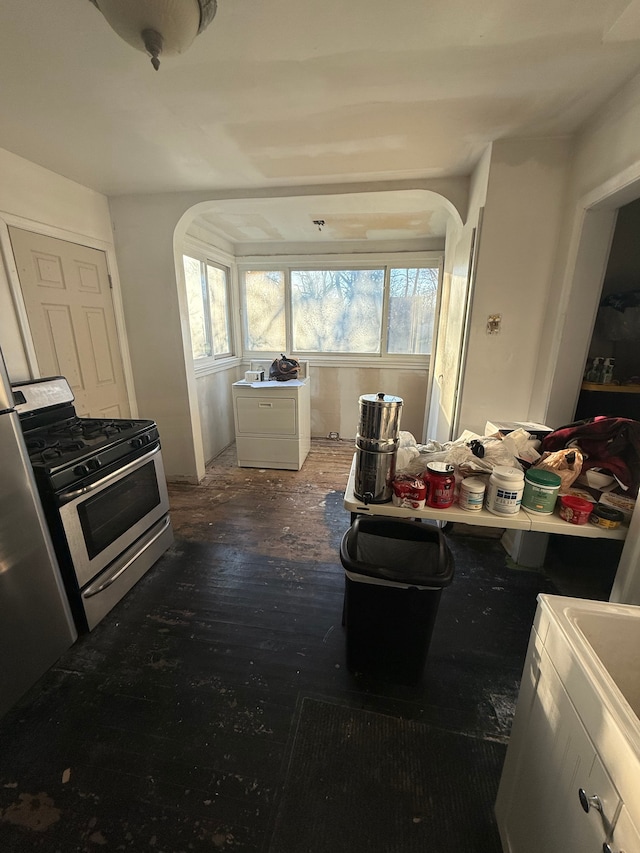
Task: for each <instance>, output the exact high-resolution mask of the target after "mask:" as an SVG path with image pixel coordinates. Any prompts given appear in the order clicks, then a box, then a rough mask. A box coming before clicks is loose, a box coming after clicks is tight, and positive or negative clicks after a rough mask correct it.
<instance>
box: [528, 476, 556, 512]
mask: <svg viewBox="0 0 640 853" xmlns="http://www.w3.org/2000/svg"><path fill="white" fill-rule="evenodd" d="M561 484H562V479H561V478H560V476H559V475H558V474H554V473H553V471H543V470H542V469H541V468H530V469H529V470H528V471H527V473H526V474H525V475H524V491H523V492H522V506H523V507H524V509H528V510H529V511H530V512H537V513H540V515H551V513H552V512H553V511H554V509H555V508H556V501H557V499H558V492H559V491H560V486H561Z"/></svg>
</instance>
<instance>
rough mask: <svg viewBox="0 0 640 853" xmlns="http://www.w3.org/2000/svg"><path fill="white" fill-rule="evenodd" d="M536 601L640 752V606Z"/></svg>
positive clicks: (570, 600)
mask: <svg viewBox="0 0 640 853" xmlns="http://www.w3.org/2000/svg"><path fill="white" fill-rule="evenodd" d="M538 599H539V601H540V604H541V606H542V608H543V609H544V610H545V611H546V612H548V614H549V616H550V617H551V619H552V620H553V622H555V624H556V625H557V626H558V628H559V629H560V631H561V633H562V635H563V636H564V638H565V640H566V641H567V644H568V647H569V648H570V649H572V650H573V654H574V655H575V659H576V661H579V662H580V667H579V669H582V670H583V671H584V673H585V676H586V678H587V679H588V680H589V682H590V683H591V684H592V685H593V688H594V690H595V691H596V693H595V694H594V695H595V696H596V697H597V701H598V702H600V703H603V704H605V705H607V707H608V708H609V709H610V711H611V713H612V715H613V717H614V718H615V719H616V720H617V721H618V723H619V724H621V725H622V726H623V727H624V728H625V730H626V732H627V734H628V736H629V737H631V738H632V740H633V741H634V743H636V744H637V747H638V750H639V754H640V606H637V605H633V604H616V603H613V602H610V601H593V600H591V599H582V598H568V597H566V596H560V595H558V596H556V595H545V594H541V595H539V596H538ZM563 677H564V678H570V675H569V673H568V672H566V673H565V675H564V676H563ZM574 677H576V678H577V677H578V676H577V670H576V673H575V674H574ZM585 713H589V711H585Z"/></svg>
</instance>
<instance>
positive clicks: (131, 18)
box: [91, 0, 217, 69]
mask: <svg viewBox="0 0 640 853" xmlns="http://www.w3.org/2000/svg"><path fill="white" fill-rule="evenodd" d="M91 2H92V3H93V4H94V6H96V7H97V8H98V9H99V10H100V11H101V12H102V14H103V15H104V17H105V18H106V20H107V23H108V24H109V26H110V27H111V28H112V29H113V30H114V31H115V32H116V33H117V34H118V35H119V36H120V38H122V39H123V40H124V41H126V42H127V44H130V45H131V46H132V47H135V48H136V49H137V50H142V51H145V52H146V53H148V54H149V55H150V56H151V58H152V62H153V65H154V67H155V68H156V69H157V67H158V65H159V64H160V63H159V59H158V57H159V55H160V53H162V54H163V55H165V56H171V55H175V54H177V53H183V52H184V51H185V50H187V48H188V47H189V46H190V45H191V43H192V42H193V40H194V39H195V37H196V36H197V35H198V33H201V32H202V31H203V30H204V29H205V27H206V26H207V25H208V24H209V23H210V22H211V21H212V20H213V17H214V16H215V13H216V10H217V2H216V0H136V2H131V0H91ZM154 60H155V61H154Z"/></svg>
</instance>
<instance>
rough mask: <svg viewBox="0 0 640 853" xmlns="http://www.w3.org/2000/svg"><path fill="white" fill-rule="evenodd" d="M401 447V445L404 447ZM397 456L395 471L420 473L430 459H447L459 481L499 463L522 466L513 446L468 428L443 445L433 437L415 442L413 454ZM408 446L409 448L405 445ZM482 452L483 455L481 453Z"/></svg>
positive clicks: (487, 471) (416, 474)
mask: <svg viewBox="0 0 640 853" xmlns="http://www.w3.org/2000/svg"><path fill="white" fill-rule="evenodd" d="M401 449H402V448H401ZM401 449H399V450H398V452H397V456H396V471H398V472H401V473H404V474H413V475H415V476H419V475H420V474H422V473H423V472H424V471H425V469H426V467H427V464H428V463H429V462H446V463H448V464H449V465H453V467H454V473H455V478H456V482H460V480H463V479H464V478H465V477H469V476H470V475H472V474H491V472H492V471H493V469H494V468H495V466H496V465H506V466H507V467H509V468H518V469H520V470H521V469H522V465H521V464H520V463H519V462H518V460H517V458H516V457H515V456H514V455H513V452H512V451H513V450H514V445H513V444H512V443H510V442H505V441H504V439H502V438H496V437H493V436H480V435H476V433H472V432H469V431H468V430H465V431H464V432H463V433H462V435H461V436H460V437H459V438H457V439H456V440H455V441H447V442H445V443H444V444H442V443H440V442H438V441H433V440H430V441H428V442H427V443H426V444H416V445H415V448H409V449H410V450H412V451H413V450H416V451H417V455H416V453H415V452H411V455H405V454H401ZM404 449H406V448H404ZM478 454H480V455H478Z"/></svg>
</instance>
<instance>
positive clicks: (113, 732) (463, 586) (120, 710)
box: [0, 440, 562, 853]
mask: <svg viewBox="0 0 640 853" xmlns="http://www.w3.org/2000/svg"><path fill="white" fill-rule="evenodd" d="M352 455H353V447H352V445H351V443H347V442H340V441H331V440H317V441H314V442H313V447H312V451H311V454H310V456H309V458H308V460H307V462H306V463H305V465H304V467H303V469H302V471H300V472H288V471H274V470H256V469H239V468H237V467H236V465H235V456H234V448H233V447H232V448H230V449H229V450H227V451H225V453H223V454H222V455H221V456H220V457H219V458H218V459H217V460H215V463H214V464H213V465H212V466H210V468H209V469H208V472H207V476H206V478H205V480H204V482H203V483H202V484H201V485H199V486H172V487H171V488H170V497H171V506H172V519H173V524H174V528H175V533H176V542H175V545H174V547H173V548H172V549H170V551H169V552H167V554H166V555H165V556H164V557H163V558H162V559H161V560H160V561H159V562H158V563H157V564H156V566H155V567H154V568H153V570H152V571H151V572H149V573H148V575H147V576H145V578H143V580H142V581H140V583H139V584H138V585H137V586H136V587H135V588H134V590H132V591H131V593H130V594H129V595H128V596H127V598H126V599H125V600H124V601H122V602H121V603H120V604H119V605H118V606H117V607H116V608H115V609H114V610H113V611H112V613H111V614H109V616H108V617H107V618H106V619H105V620H104V621H103V622H102V623H101V624H100V625H99V626H98V628H97V629H96V630H95V631H93V632H92V633H91V634H90V635H86V636H83V637H82V638H81V639H80V640H79V641H78V643H77V644H76V645H75V646H74V647H73V648H72V649H71V650H70V651H69V652H68V653H67V654H66V655H65V656H64V657H63V658H62V659H61V660H60V661H59V663H58V664H57V665H56V666H55V667H54V668H53V669H52V670H51V671H50V672H49V673H48V674H47V675H46V676H45V677H44V678H43V679H42V680H41V681H40V682H39V683H38V684H37V685H36V687H35V688H34V689H32V690H31V691H30V692H29V694H28V695H27V696H26V697H25V698H24V699H23V701H22V702H21V703H20V704H19V705H18V706H17V707H16V708H14V709H13V710H12V711H10V712H9V713H8V714H7V715H6V716H5V718H4V719H3V720H2V721H0V851H3V853H8V852H9V851H23V850H25V851H26V850H38V851H47V853H49V851H51V852H52V853H53V851H61V853H67V851H89V850H92V851H95V850H98V849H100V848H102V849H107V850H132V851H141V850H146V849H150V850H152V851H154V853H158V851H166V853H175V851H182V850H184V851H205V850H206V851H212V850H237V851H243V853H244V851H251V853H254V851H255V853H258V851H266V850H268V849H269V839H270V836H271V832H272V828H273V821H274V815H275V813H276V810H277V807H278V802H279V798H280V796H281V793H282V788H283V783H284V780H285V778H286V769H287V767H286V759H287V754H288V753H287V744H288V743H289V742H290V736H291V727H292V722H293V720H294V716H295V712H296V708H297V707H298V706H299V703H300V699H301V697H312V698H316V699H328V700H330V701H332V702H336V703H340V704H343V705H348V706H350V707H352V708H360V709H363V710H366V711H374V712H378V713H381V714H386V715H390V716H392V717H395V718H396V719H404V720H410V721H415V722H419V723H424V724H427V725H429V726H434V727H437V728H440V729H442V730H443V731H446V732H450V733H456V734H461V735H464V736H465V737H468V738H471V739H474V740H480V741H491V742H493V743H499V744H505V743H506V742H507V739H508V733H509V728H510V724H511V719H512V716H513V711H514V705H515V699H516V696H517V691H518V686H519V677H520V672H521V667H522V662H523V660H524V654H525V650H526V645H527V640H528V635H529V629H530V625H531V621H532V617H533V613H534V610H535V604H536V595H537V593H538V592H540V591H551V592H554V591H557V590H558V582H557V579H556V581H555V585H554V582H552V581H551V580H550V579H549V577H548V576H547V575H546V574H545V573H542V572H531V571H521V570H519V569H517V568H514V567H513V566H511V565H510V561H509V560H508V558H507V557H506V554H505V553H504V550H503V549H502V546H501V545H500V543H499V540H498V539H497V538H496V535H495V534H492V533H490V532H489V533H487V532H486V531H485V533H484V534H483V535H479V534H481V533H482V531H477V530H475V529H473V530H472V532H473V533H474V535H465V531H466V533H468V529H467V528H460V529H459V530H455V529H454V530H453V532H452V534H451V535H450V536H448V540H449V542H450V544H451V548H452V550H453V553H454V557H455V560H456V576H455V578H454V581H453V583H452V585H451V586H450V587H449V588H447V589H446V590H444V592H443V595H442V599H441V602H440V608H439V610H438V617H437V620H436V628H435V631H434V635H433V639H432V643H431V646H430V649H429V654H428V658H427V665H426V667H425V671H424V675H423V677H422V678H421V680H420V681H419V682H418V683H416V684H413V685H406V684H400V683H394V681H393V679H392V678H384V677H379V676H375V677H373V676H371V675H367V674H366V673H352V672H350V671H349V670H348V668H347V666H346V657H345V634H344V629H343V627H342V625H341V613H342V598H343V588H344V572H343V569H342V566H341V564H340V560H339V543H340V539H341V537H342V535H343V533H344V531H345V530H346V529H347V528H348V526H349V516H348V514H347V513H346V512H345V510H344V508H343V506H342V499H343V494H342V490H343V488H344V485H345V483H346V479H347V474H348V471H349V467H350V464H351V459H352ZM561 562H562V561H560V563H561ZM555 565H556V568H557V567H558V565H559V563H558V560H557V559H556V560H555ZM560 591H562V590H560ZM452 770H453V771H454V776H453V777H452V779H453V780H455V774H457V775H459V774H461V773H464V772H465V768H464V766H462V767H460V766H456V767H454V768H452ZM345 772H347V773H348V769H347V768H345ZM493 774H494V775H495V776H496V778H495V779H493V780H492V781H493V784H497V774H496V773H495V770H494V771H493ZM451 783H452V784H454V781H452V782H451ZM443 784H444V780H443ZM303 819H304V816H301V820H303ZM431 849H433V850H435V851H436V853H437V851H438V850H444V849H445V848H444V847H442V848H440V847H438V846H437V845H436V846H433V847H432V848H431ZM270 853H278V851H275V850H271V851H270ZM301 853H303V851H301ZM313 853H328V851H325V850H324V848H323V847H322V845H321V843H320V842H319V846H318V847H317V849H314V851H313ZM332 853H333V851H332ZM479 853H491V851H490V850H488V849H485V850H483V851H479Z"/></svg>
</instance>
